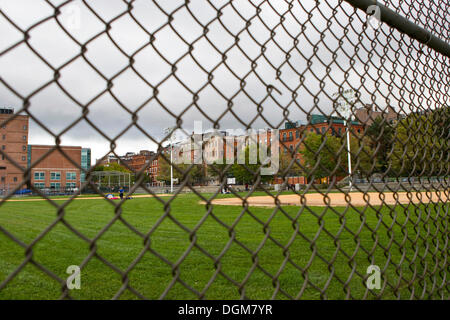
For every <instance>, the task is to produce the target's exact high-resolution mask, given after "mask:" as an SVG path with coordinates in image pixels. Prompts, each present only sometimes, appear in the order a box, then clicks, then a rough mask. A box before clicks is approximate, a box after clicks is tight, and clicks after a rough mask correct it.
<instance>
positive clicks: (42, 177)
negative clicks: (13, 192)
mask: <svg viewBox="0 0 450 320" xmlns="http://www.w3.org/2000/svg"><path fill="white" fill-rule="evenodd" d="M34 180H45V172H35V173H34Z"/></svg>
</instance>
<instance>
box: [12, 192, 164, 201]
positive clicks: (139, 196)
mask: <svg viewBox="0 0 450 320" xmlns="http://www.w3.org/2000/svg"><path fill="white" fill-rule="evenodd" d="M156 196H158V197H167V196H170V194H157V195H156ZM153 197H154V196H153V195H151V194H141V195H135V196H132V198H153ZM69 199H70V198H68V197H67V198H50V200H52V201H66V200H69ZM101 199H105V197H76V198H74V199H72V200H101ZM29 201H47V199H43V198H39V199H8V200H6V202H29Z"/></svg>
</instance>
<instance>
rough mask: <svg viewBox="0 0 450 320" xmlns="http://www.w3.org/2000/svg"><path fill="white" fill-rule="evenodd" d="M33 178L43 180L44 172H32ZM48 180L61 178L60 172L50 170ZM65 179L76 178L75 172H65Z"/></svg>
mask: <svg viewBox="0 0 450 320" xmlns="http://www.w3.org/2000/svg"><path fill="white" fill-rule="evenodd" d="M34 180H35V181H41V180H45V172H42V171H36V172H35V173H34ZM50 180H61V172H50ZM66 180H77V173H76V172H66Z"/></svg>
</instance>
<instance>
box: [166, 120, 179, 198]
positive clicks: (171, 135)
mask: <svg viewBox="0 0 450 320" xmlns="http://www.w3.org/2000/svg"><path fill="white" fill-rule="evenodd" d="M175 129H176V127H168V128H165V129H164V133H165V134H166V135H168V134H170V137H169V141H170V193H173V133H174V131H175Z"/></svg>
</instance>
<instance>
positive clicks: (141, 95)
mask: <svg viewBox="0 0 450 320" xmlns="http://www.w3.org/2000/svg"><path fill="white" fill-rule="evenodd" d="M348 2H350V3H352V1H348ZM348 2H345V1H338V0H324V1H287V0H283V1H281V0H280V1H245V0H242V1H209V0H207V1H206V0H205V1H165V2H164V1H150V0H141V1H125V0H123V1H119V0H118V1H108V3H106V1H50V0H48V1H33V3H32V4H31V2H26V1H22V2H20V1H19V2H17V3H16V1H10V3H5V4H2V8H1V26H2V29H3V31H2V34H4V35H5V37H4V39H3V40H2V41H1V44H0V46H1V47H0V50H1V57H2V59H1V60H2V62H1V68H2V76H1V84H2V88H1V95H2V99H3V100H4V101H2V102H1V103H2V104H3V103H6V102H10V103H11V104H14V106H15V112H14V113H12V114H4V115H3V118H2V121H1V126H2V128H3V129H4V130H5V135H8V136H9V135H10V133H9V132H8V131H7V128H8V126H9V125H12V124H13V123H14V121H16V120H18V119H19V117H20V116H21V115H27V116H28V117H29V119H30V121H31V127H30V137H29V139H33V137H32V135H33V132H38V131H39V130H40V131H39V132H43V133H45V134H46V135H47V137H51V141H52V144H53V146H52V147H49V148H47V150H46V151H45V152H43V153H42V154H40V155H39V156H38V157H36V158H32V159H31V160H30V159H28V164H27V161H26V159H25V160H24V159H23V158H22V159H18V158H17V157H16V154H15V153H13V152H11V151H9V150H10V149H8V148H9V145H7V148H6V149H5V148H2V150H0V153H1V155H2V158H3V159H2V164H3V167H2V168H1V169H2V170H4V172H6V171H7V170H8V167H12V168H14V170H16V171H18V172H19V173H20V179H19V180H18V181H11V182H8V181H2V183H3V184H6V183H8V189H4V190H3V191H4V192H3V193H2V196H3V198H2V199H1V202H0V236H1V238H0V240H1V246H2V249H1V250H0V251H1V252H0V256H1V259H0V268H1V270H0V297H2V298H5V299H11V298H21V297H22V298H28V297H31V298H33V297H34V298H42V297H44V298H46V297H53V296H54V295H55V294H58V296H59V298H136V297H138V298H152V299H155V298H168V299H180V298H200V299H205V298H211V299H212V298H225V299H229V298H243V299H250V298H260V299H261V298H263V299H270V298H275V299H286V298H288V299H301V298H307V299H310V298H312V299H315V298H322V299H326V298H331V299H335V298H345V299H373V298H388V299H425V298H431V299H448V297H449V278H448V277H449V272H448V253H449V246H448V235H449V227H448V224H449V214H448V211H449V210H448V209H449V207H448V200H449V184H448V183H449V152H448V142H449V132H450V125H449V118H450V117H449V111H450V110H449V104H450V99H449V92H450V87H449V68H448V66H449V57H448V56H445V55H443V54H442V53H439V52H437V51H435V50H434V49H432V48H430V47H428V46H427V45H428V44H424V43H420V42H419V41H417V40H415V39H413V38H411V37H410V36H408V35H406V34H404V33H401V32H399V31H397V30H396V29H395V28H392V27H389V26H387V25H386V24H384V23H382V22H380V21H379V20H377V17H376V15H374V16H372V17H370V16H368V14H367V13H366V12H364V11H362V10H359V9H357V8H354V7H352V6H351V5H350V4H349V3H348ZM354 2H357V1H354ZM14 3H15V4H14ZM379 3H380V4H383V5H385V6H386V7H387V8H389V9H391V10H393V11H395V12H397V13H398V14H400V15H401V16H403V17H405V18H406V19H408V20H409V21H411V22H413V23H415V24H416V25H417V26H419V27H421V28H424V29H426V30H428V31H430V32H431V34H433V35H434V36H435V37H438V38H440V39H441V40H443V41H448V39H449V22H448V19H446V17H447V16H448V13H449V4H448V2H445V1H423V2H416V1H400V2H399V3H397V2H393V1H383V2H381V1H380V2H379ZM25 5H29V7H26V6H25ZM67 10H69V11H67ZM371 12H376V8H372V11H371ZM381 19H383V17H381ZM49 28H51V30H50V29H49ZM55 30H56V31H55ZM102 50H103V51H102ZM447 50H448V48H447ZM30 61H33V63H34V64H33V66H34V67H33V69H27V68H28V67H29V65H30ZM71 80H72V81H71ZM121 88H127V89H128V91H126V90H125V91H123V92H121V91H120V90H121ZM348 89H351V91H349V90H348ZM83 90H84V91H83ZM86 92H87V93H86ZM124 92H125V93H124ZM56 96H58V97H60V96H64V99H62V100H58V103H59V102H61V101H62V102H61V103H62V104H61V105H58V106H55V104H54V103H53V102H52V99H53V98H54V99H56ZM134 98H135V99H134ZM45 99H47V100H45ZM102 101H103V102H102ZM64 103H67V108H66V105H65V104H64ZM101 103H103V104H104V105H106V107H105V108H103V109H102V108H101V106H100V104H101ZM69 105H70V106H72V107H69ZM49 106H52V108H53V109H51V108H50V109H49ZM345 107H347V108H349V109H350V111H351V114H352V117H350V116H347V115H346V109H345ZM41 110H44V111H41ZM66 110H68V111H66ZM99 110H100V111H99ZM69 113H70V114H71V116H70V117H64V116H65V115H67V114H69ZM110 113H117V115H118V117H119V118H121V120H122V121H126V125H124V126H121V124H118V123H116V122H114V121H113V120H111V119H112V118H111V117H110ZM51 114H56V115H57V118H58V117H60V120H58V119H57V120H56V121H55V122H51V120H50V119H49V118H50V115H51ZM63 119H66V120H63ZM67 119H70V120H67ZM124 119H125V120H124ZM193 120H202V121H203V123H204V124H205V127H211V128H214V129H218V130H225V129H228V128H230V127H233V128H237V127H241V128H243V129H251V128H271V129H270V130H269V131H268V130H266V131H265V134H266V135H265V136H264V137H265V139H266V140H265V141H266V142H267V144H269V145H273V144H274V143H275V141H277V140H278V138H277V135H276V129H279V131H278V132H279V170H278V172H276V173H274V174H273V175H270V176H266V175H261V169H262V168H263V167H264V164H261V163H259V164H258V163H257V164H250V163H249V162H244V163H243V164H236V162H234V163H226V164H223V165H221V164H216V163H215V164H212V165H206V164H205V163H204V161H203V162H201V163H200V164H198V163H194V164H188V165H186V164H180V163H175V164H174V166H173V171H174V175H175V176H177V181H176V183H175V184H176V185H175V189H174V191H173V193H172V194H166V195H161V193H164V192H166V191H168V190H169V189H170V187H169V185H170V182H169V183H167V178H166V179H160V178H161V176H162V175H164V174H168V172H169V167H170V165H169V163H171V157H170V148H168V142H169V140H170V137H171V135H172V132H173V131H174V130H178V131H182V132H184V134H185V135H186V136H187V137H189V136H190V137H192V131H193V127H192V122H193ZM58 121H60V122H58ZM159 123H165V124H167V126H171V127H173V128H174V129H173V130H172V131H169V132H167V133H166V134H164V135H162V134H161V133H160V132H161V129H162V128H161V127H158V125H159ZM33 126H34V127H33ZM111 128H112V129H111ZM85 129H86V130H87V129H89V130H91V131H90V134H91V135H92V137H94V136H95V137H99V139H102V143H103V145H106V146H107V148H108V149H109V150H108V152H106V153H102V156H108V155H109V156H110V157H113V158H116V159H120V158H121V156H122V155H121V154H120V152H119V151H118V148H119V147H120V145H121V144H123V143H124V142H123V141H122V140H121V139H122V138H123V137H124V136H126V135H129V134H130V135H131V133H133V134H134V135H135V136H141V137H143V138H144V139H145V140H146V141H147V142H146V143H152V144H153V146H154V147H155V149H154V152H153V153H151V154H149V155H148V158H146V162H145V164H143V165H141V166H140V167H138V168H137V169H136V168H135V167H132V166H131V165H130V163H129V162H126V161H124V162H122V163H121V164H122V166H123V167H125V168H126V169H128V170H130V171H131V172H133V174H134V180H133V182H131V183H130V186H129V189H128V188H126V192H125V197H124V199H120V200H119V201H117V200H111V199H105V200H89V199H88V197H86V199H85V200H83V196H79V195H78V193H77V192H74V193H73V194H72V195H70V196H69V197H67V198H63V199H62V200H61V199H60V200H58V198H54V197H50V195H49V194H48V193H46V192H45V190H43V189H42V188H39V185H38V184H36V180H35V178H36V177H35V171H36V168H39V164H40V163H41V162H42V161H43V160H45V159H46V158H47V157H49V156H50V155H51V154H52V153H54V152H59V153H61V154H62V155H63V157H64V158H65V159H66V160H67V161H69V162H70V163H71V165H72V166H73V168H76V169H79V170H80V171H79V172H83V173H84V174H85V175H86V179H85V181H83V182H82V185H81V186H80V189H81V190H84V191H86V192H87V190H91V192H93V193H96V194H98V195H99V196H101V197H105V196H106V189H102V186H101V184H99V180H98V179H97V180H95V175H93V174H92V172H93V171H94V170H96V168H98V166H95V165H92V167H91V168H90V169H89V170H86V168H84V167H82V166H81V164H80V162H79V161H78V159H74V158H73V157H72V156H71V155H70V154H68V152H67V150H66V149H64V147H63V146H62V145H63V144H62V142H61V141H62V140H64V138H65V136H70V135H72V136H75V137H76V136H78V135H79V136H80V137H83V130H85ZM74 132H75V133H74ZM268 133H270V134H271V136H272V140H271V139H270V137H269V135H268ZM12 134H13V133H12ZM12 134H11V135H12ZM14 134H15V133H14ZM258 137H259V138H260V137H261V136H258ZM186 139H187V140H189V138H185V140H186ZM3 140H5V138H3ZM33 141H38V139H33ZM72 141H77V140H76V139H75V140H72ZM84 141H87V142H83V143H84V144H85V145H83V147H89V137H87V138H86V137H85V140H84ZM75 143H76V144H79V143H80V142H78V141H77V142H75ZM5 145H6V144H5ZM93 151H94V150H93ZM172 151H173V150H172ZM277 151H278V150H277ZM14 152H15V151H14ZM219 154H220V157H222V156H223V153H221V152H219ZM349 154H350V157H349ZM99 158H101V157H99ZM20 160H22V162H21V161H20ZM155 161H157V163H158V164H157V166H156V169H155V170H159V171H158V172H159V175H160V178H159V180H155V181H158V185H164V186H163V187H161V188H160V189H157V188H155V187H153V185H154V184H153V183H149V180H148V177H149V176H151V175H152V174H153V173H154V172H153V171H151V170H150V169H151V168H152V166H153V165H154V164H155ZM93 162H95V161H93ZM172 162H174V160H173V159H172ZM96 164H97V165H98V164H100V160H99V161H98V163H96ZM55 167H56V168H57V167H58V166H57V165H55ZM349 173H350V175H349ZM2 177H3V173H2ZM5 177H6V179H8V177H7V176H5ZM230 178H234V179H235V180H234V181H233V183H234V182H236V183H237V184H239V185H240V187H238V186H237V185H235V186H231V187H230V185H229V184H230ZM212 180H214V181H215V182H214V183H212V182H211V181H212ZM164 181H165V182H164ZM169 181H170V180H169ZM207 181H208V182H209V183H210V184H211V185H214V186H216V187H215V189H214V188H213V189H207V188H206V187H205V186H204V185H205V184H206V182H207ZM152 182H153V181H152ZM14 183H16V184H14ZM104 183H106V182H104ZM12 185H14V187H12ZM122 185H123V183H122V182H119V183H117V184H116V185H115V186H116V188H117V189H118V188H120V187H121V186H122ZM45 187H47V186H45ZM23 189H30V190H31V192H32V193H33V194H34V195H37V196H38V198H40V199H44V200H45V201H41V202H39V201H34V200H37V199H35V198H30V199H29V200H33V201H30V202H25V201H12V200H17V199H16V198H15V197H16V196H17V193H18V192H19V193H20V191H21V190H23ZM224 189H225V190H227V191H228V193H229V194H226V195H223V194H222V191H223V190H224ZM107 190H108V191H117V190H114V189H107ZM205 190H209V191H205ZM210 190H213V191H210ZM185 192H189V193H188V194H184V193H185ZM137 193H144V194H147V195H151V196H152V198H149V199H138V195H136V194H137ZM127 196H131V197H133V198H134V199H133V201H128V200H126V197H127ZM257 196H260V197H257ZM80 199H81V200H80ZM19 200H26V199H25V198H20V199H19ZM95 201H97V202H95ZM98 203H101V204H98ZM103 203H106V205H105V206H103ZM236 205H237V206H236ZM55 213H56V217H55V215H54V214H55ZM24 253H25V256H23V254H24ZM69 265H77V266H79V267H80V269H81V277H82V278H81V279H82V287H81V289H80V290H70V288H69V287H68V283H67V281H66V277H67V274H66V273H65V272H66V268H67V267H68V266H69ZM369 266H375V267H372V269H370V267H369ZM368 268H369V270H372V271H373V270H375V273H374V275H375V276H376V273H377V272H376V271H377V270H379V272H380V279H381V280H380V282H379V286H378V284H377V281H376V280H373V279H372V278H371V275H372V273H371V272H368ZM372 280H373V281H372ZM369 283H373V284H374V285H373V286H371V285H369ZM84 286H86V287H88V288H89V289H86V290H87V292H86V291H84V290H85V289H84ZM89 290H90V291H89Z"/></svg>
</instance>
